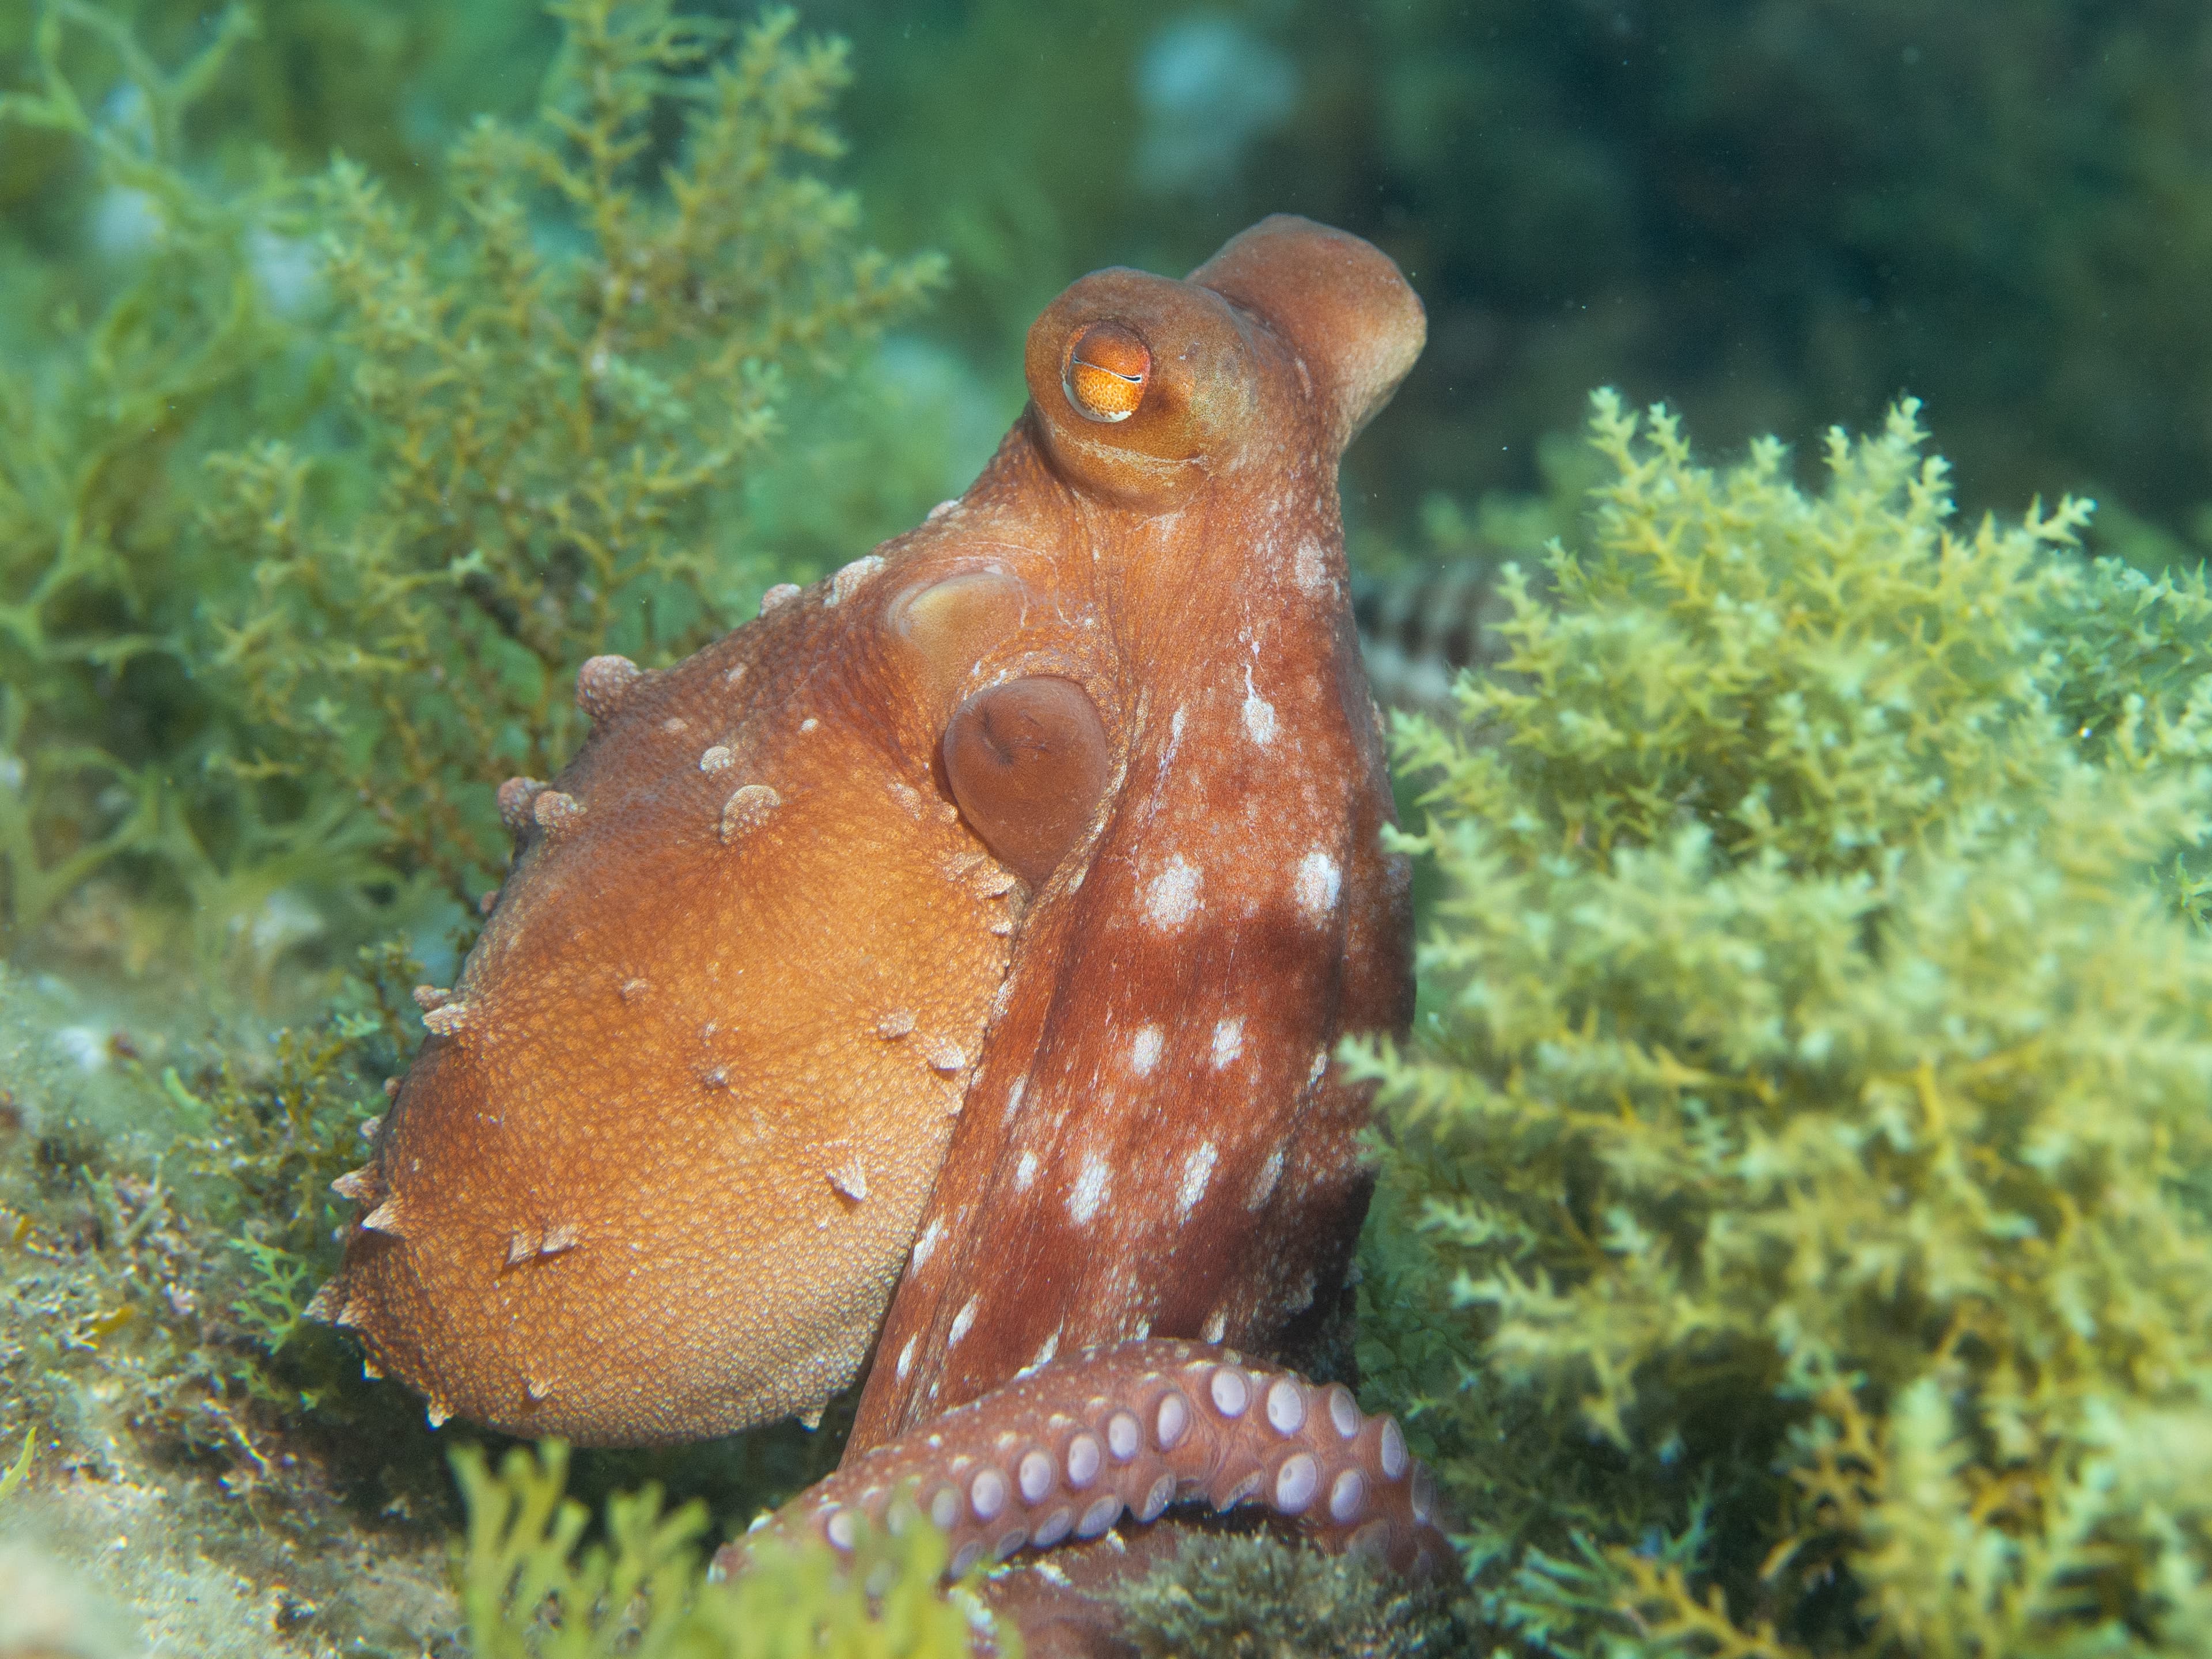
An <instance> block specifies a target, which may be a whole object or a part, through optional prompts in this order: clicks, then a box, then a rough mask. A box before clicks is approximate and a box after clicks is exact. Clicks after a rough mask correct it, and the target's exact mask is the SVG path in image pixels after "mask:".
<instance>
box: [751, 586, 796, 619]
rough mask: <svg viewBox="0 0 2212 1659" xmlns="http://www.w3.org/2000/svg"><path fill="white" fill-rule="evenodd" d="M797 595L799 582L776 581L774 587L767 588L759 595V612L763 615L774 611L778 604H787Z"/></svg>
mask: <svg viewBox="0 0 2212 1659" xmlns="http://www.w3.org/2000/svg"><path fill="white" fill-rule="evenodd" d="M798 597H799V584H798V583H797V582H778V583H777V584H776V585H775V586H774V587H771V588H769V590H768V592H765V593H763V594H762V595H761V608H760V613H761V615H762V616H763V617H765V616H766V615H768V613H769V611H774V610H775V609H776V608H777V607H778V606H779V605H788V604H790V603H791V601H792V600H793V599H797V598H798Z"/></svg>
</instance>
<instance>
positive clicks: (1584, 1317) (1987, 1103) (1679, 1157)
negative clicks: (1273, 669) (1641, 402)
mask: <svg viewBox="0 0 2212 1659" xmlns="http://www.w3.org/2000/svg"><path fill="white" fill-rule="evenodd" d="M1914 415H1915V410H1914V407H1913V405H1911V404H1905V405H1903V406H1901V407H1900V408H1899V409H1898V410H1896V411H1895V412H1894V413H1893V415H1892V416H1891V419H1890V422H1889V425H1888V427H1887V429H1886V430H1885V431H1884V432H1883V433H1882V434H1881V435H1879V436H1877V437H1874V438H1871V439H1867V440H1864V441H1858V442H1850V441H1846V440H1845V439H1844V437H1843V436H1842V435H1835V436H1832V438H1831V440H1830V441H1829V446H1828V453H1827V458H1826V459H1827V466H1828V472H1829V477H1828V482H1827V484H1826V489H1824V490H1823V491H1822V492H1821V493H1820V495H1805V494H1802V493H1801V492H1800V491H1799V490H1798V489H1796V488H1795V487H1794V486H1793V485H1792V483H1790V479H1789V477H1788V475H1787V472H1786V471H1785V465H1784V451H1783V450H1782V448H1781V447H1780V446H1778V445H1777V444H1774V443H1771V442H1767V443H1762V444H1759V445H1756V446H1754V447H1753V450H1752V452H1751V454H1750V457H1749V459H1747V461H1746V462H1744V463H1742V464H1741V465H1736V466H1734V467H1730V468H1727V469H1724V470H1721V471H1712V470H1708V469H1706V468H1704V467H1701V466H1699V465H1695V464H1693V462H1692V459H1691V457H1690V455H1689V453H1688V451H1687V447H1686V444H1685V442H1684V441H1683V439H1682V437H1681V435H1680V432H1679V431H1678V429H1677V428H1676V425H1675V422H1674V421H1673V419H1672V418H1671V417H1669V416H1667V415H1666V414H1665V413H1664V412H1663V411H1655V413H1654V414H1653V416H1651V418H1650V421H1649V422H1639V421H1638V419H1637V417H1635V416H1633V415H1632V414H1629V413H1627V412H1626V411H1624V410H1623V409H1622V407H1621V406H1620V403H1619V402H1618V400H1617V399H1615V398H1612V397H1611V396H1608V395H1601V396H1600V397H1599V398H1598V399H1597V401H1596V408H1595V417H1594V420H1593V422H1592V435H1593V441H1594V443H1595V447H1596V449H1597V450H1598V451H1599V452H1600V453H1601V455H1602V456H1603V458H1604V459H1605V461H1606V462H1607V471H1608V474H1609V476H1608V477H1607V479H1606V481H1605V482H1604V483H1602V484H1601V486H1600V488H1599V489H1597V491H1596V492H1595V507H1596V512H1595V520H1594V525H1593V526H1592V527H1591V530H1590V532H1589V534H1588V535H1587V537H1584V538H1577V540H1576V542H1575V543H1574V544H1571V545H1563V544H1559V543H1557V542H1555V543H1554V544H1552V546H1551V547H1550V548H1549V549H1548V550H1547V551H1546V553H1545V554H1544V556H1543V562H1544V566H1545V568H1546V570H1547V574H1548V577H1549V581H1550V583H1551V585H1552V590H1553V592H1552V597H1551V599H1549V600H1548V601H1547V602H1544V603H1539V602H1538V601H1537V600H1535V599H1533V598H1532V597H1531V596H1530V592H1529V588H1528V584H1527V583H1526V582H1524V581H1522V580H1520V579H1519V578H1518V576H1517V574H1516V576H1515V577H1513V578H1511V579H1510V580H1509V591H1508V600H1509V606H1510V620H1509V621H1508V622H1507V623H1506V624H1505V625H1504V633H1505V635H1506V638H1507V641H1508V645H1507V649H1506V653H1505V660H1504V663H1503V664H1502V665H1501V666H1500V667H1499V669H1498V671H1495V672H1492V673H1490V674H1487V675H1486V676H1483V677H1480V678H1469V679H1468V680H1467V681H1465V682H1463V684H1462V688H1461V690H1460V692H1459V703H1460V710H1461V714H1462V724H1461V726H1460V728H1459V729H1458V730H1457V731H1455V732H1445V731H1443V730H1439V729H1437V727H1436V726H1433V725H1431V724H1429V723H1427V722H1425V721H1423V720H1419V719H1413V718H1408V717H1401V718H1400V720H1399V723H1398V727H1397V734H1396V735H1397V744H1398V750H1399V756H1400V758H1401V763H1403V764H1405V765H1406V766H1407V767H1409V768H1411V769H1414V771H1415V773H1416V775H1419V776H1421V777H1424V778H1425V779H1426V780H1427V781H1428V782H1429V785H1430V787H1429V790H1428V793H1427V795H1426V797H1425V801H1426V806H1427V811H1428V814H1429V817H1428V822H1427V824H1426V827H1425V829H1424V830H1423V831H1422V833H1421V834H1420V835H1419V836H1416V837H1413V838H1411V842H1410V844H1412V845H1413V846H1414V847H1415V848H1418V849H1419V851H1420V852H1422V853H1425V854H1427V855H1428V856H1429V857H1431V858H1432V859H1434V860H1436V862H1437V866H1438V867H1439V869H1440V871H1441V872H1442V875H1443V879H1444V885H1445V896H1444V897H1443V900H1442V902H1441V904H1440V906H1439V909H1438V913H1437V917H1436V920H1435V921H1434V923H1433V925H1432V927H1431V930H1430V932H1429V934H1428V937H1427V939H1426V941H1425V944H1424V945H1423V946H1422V947H1421V951H1420V971H1421V975H1422V982H1423V994H1424V998H1425V1009H1426V1012H1425V1015H1424V1018H1423V1019H1422V1021H1421V1024H1420V1030H1419V1037H1418V1041H1417V1042H1416V1044H1415V1046H1414V1047H1413V1048H1411V1049H1410V1050H1408V1051H1407V1052H1403V1053H1399V1052H1393V1051H1391V1050H1389V1049H1387V1048H1375V1049H1370V1050H1368V1051H1364V1052H1355V1053H1354V1054H1352V1056H1351V1057H1352V1060H1353V1061H1354V1062H1355V1063H1356V1064H1358V1066H1361V1067H1362V1068H1364V1070H1366V1071H1367V1072H1368V1073H1370V1074H1371V1075H1373V1076H1375V1077H1376V1078H1377V1079H1380V1081H1381V1083H1382V1085H1383V1093H1382V1101H1383V1115H1384V1118H1385V1121H1387V1123H1388V1125H1389V1131H1390V1133H1391V1134H1392V1135H1393V1137H1394V1138H1395V1140H1396V1142H1397V1145H1398V1151H1397V1152H1396V1154H1395V1156H1393V1157H1391V1158H1389V1160H1388V1162H1387V1164H1386V1176H1385V1182H1386V1186H1387V1187H1388V1188H1389V1191H1388V1196H1387V1201H1386V1202H1385V1204H1384V1205H1383V1216H1384V1218H1385V1222H1386V1225H1384V1226H1383V1228H1382V1229H1381V1230H1379V1231H1378V1233H1377V1235H1376V1240H1375V1249H1374V1250H1373V1252H1372V1255H1373V1257H1374V1270H1375V1272H1376V1274H1377V1276H1378V1279H1377V1283H1376V1285H1370V1295H1369V1297H1368V1302H1369V1306H1370V1315H1371V1323H1370V1349H1371V1351H1372V1352H1373V1355H1374V1358H1376V1361H1377V1362H1378V1363H1377V1364H1376V1367H1375V1368H1374V1369H1375V1371H1376V1375H1377V1376H1378V1377H1379V1378H1380V1379H1381V1380H1382V1381H1383V1383H1385V1384H1386V1385H1388V1386H1395V1387H1398V1388H1401V1389H1407V1390H1412V1391H1424V1392H1425V1394H1426V1395H1427V1397H1428V1399H1429V1402H1430V1404H1429V1409H1428V1410H1427V1412H1426V1414H1425V1418H1424V1419H1423V1422H1422V1426H1423V1427H1424V1428H1425V1431H1427V1433H1428V1434H1429V1435H1430V1436H1431V1437H1432V1438H1433V1441H1434V1443H1435V1444H1436V1445H1437V1448H1438V1449H1440V1450H1441V1451H1442V1452H1443V1454H1444V1455H1445V1456H1446V1457H1447V1458H1448V1459H1449V1461H1450V1462H1451V1463H1452V1465H1453V1468H1454V1469H1455V1479H1456V1482H1457V1486H1458V1497H1459V1500H1460V1504H1461V1511H1462V1514H1464V1515H1465V1516H1468V1517H1469V1521H1470V1525H1471V1527H1472V1528H1473V1534H1474V1535H1473V1542H1474V1559H1473V1571H1474V1575H1475V1576H1474V1583H1475V1584H1476V1587H1477V1589H1478V1591H1479V1593H1480V1602H1481V1607H1482V1611H1483V1612H1484V1613H1485V1614H1486V1617H1487V1618H1488V1619H1489V1620H1492V1622H1493V1623H1495V1624H1496V1625H1497V1626H1500V1627H1502V1628H1503V1629H1504V1630H1506V1631H1510V1632H1513V1633H1514V1634H1516V1636H1517V1637H1519V1638H1522V1639H1523V1640H1526V1641H1528V1642H1530V1643H1532V1644H1535V1645H1536V1646H1537V1647H1539V1648H1541V1649H1545V1650H1553V1651H1559V1652H1573V1653H1596V1652H1622V1651H1642V1652H1650V1653H1699V1654H1726V1655H1731V1656H1735V1655H1743V1656H1749V1655H1753V1654H1764V1655H1782V1654H1800V1653H1928V1654H1937V1653H1942V1654H1964V1653H1978V1654H1999V1653H2002V1654H2035V1653H2042V1654H2057V1653H2080V1652H2087V1651H2090V1650H2096V1651H2100V1652H2118V1651H2142V1652H2180V1651H2185V1650H2191V1651H2193V1650H2195V1646H2196V1644H2197V1642H2199V1641H2200V1640H2201V1638H2202V1633H2203V1631H2205V1630H2206V1629H2208V1628H2212V1584H2208V1583H2207V1566H2208V1561H2212V1553H2208V1551H2212V1539H2209V1538H2208V1532H2207V1528H2208V1527H2212V1225H2208V1220H2207V1213H2206V1211H2205V1208H2204V1205H2203V1196H2204V1194H2205V1192H2206V1190H2207V1188H2206V1175H2207V1171H2208V1170H2212V1115H2208V1113H2207V1111H2206V1101H2207V1098H2208V1088H2212V943H2208V940H2207V939H2206V938H2205V936H2204V934H2203V930H2202V921H2203V907H2204V897H2205V888H2204V884H2203V879H2202V878H2201V877H2200V876H2199V875H2198V874H2197V870H2198V867H2199V866H2197V864H2196V863H2194V862H2192V859H2193V858H2194V855H2195V849H2197V848H2199V847H2200V846H2201V845H2202V843H2203V840H2204V838H2205V836H2206V835H2207V832H2208V829H2212V821H2208V817H2207V811H2206V809H2207V806H2208V805H2212V796H2208V787H2207V785H2208V779H2207V775H2206V772H2205V769H2204V758H2205V755H2206V752H2207V746H2208V742H2212V678H2208V677H2207V671H2208V669H2212V649H2208V644H2207V641H2208V635H2212V601H2208V597H2207V592H2206V588H2205V586H2204V584H2203V580H2201V578H2191V580H2187V581H2184V582H2167V581H2153V580H2148V579H2147V578H2145V577H2143V576H2142V575H2141V574H2138V573H2136V572H2134V571H2131V570H2129V569H2127V568H2124V567H2121V566H2118V565H2115V564H2112V563H2111V562H2094V563H2093V562H2088V561H2087V560H2085V559H2083V558H2082V557H2081V556H2080V555H2079V554H2078V552H2077V551H2076V550H2075V548H2074V545H2073V544H2074V541H2075V535H2076V532H2077V531H2078V530H2079V528H2080V526H2081V525H2082V523H2083V521H2084V520H2085V519H2086V516H2087V510H2088V509H2087V506H2086V505H2084V504H2081V503H2078V502H2075V501H2064V502H2062V503H2060V505H2059V506H2058V507H2057V508H2056V509H2055V510H2053V511H2051V512H2050V513H2042V512H2040V511H2034V512H2031V513H2029V515H2028V517H2027V520H2026V521H2025V522H2024V523H2022V524H2021V525H2018V526H2014V527H2011V528H2000V527H1999V526H1996V525H1995V524H1993V523H1988V522H1984V524H1983V525H1981V526H1979V527H1978V528H1977V529H1975V530H1973V531H1972V532H1971V533H1968V532H1961V531H1960V530H1958V529H1956V528H1954V526H1952V525H1951V524H1950V523H1949V522H1948V517H1947V515H1948V499H1947V487H1946V477H1945V471H1944V468H1943V465H1942V462H1941V461H1940V460H1937V459H1932V458H1929V457H1926V456H1925V455H1923V450H1922V446H1923V435H1922V434H1921V432H1920V430H1919V428H1918V426H1917V422H1916V421H1915V418H1914ZM1391 1220H1395V1221H1397V1222H1398V1223H1400V1224H1401V1227H1400V1228H1399V1229H1397V1230H1395V1231H1394V1230H1393V1229H1391V1228H1390V1227H1389V1225H1387V1223H1388V1222H1389V1221H1391ZM1394 1304H1396V1307H1397V1309H1398V1310H1397V1311H1394Z"/></svg>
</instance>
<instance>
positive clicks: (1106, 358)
mask: <svg viewBox="0 0 2212 1659" xmlns="http://www.w3.org/2000/svg"><path fill="white" fill-rule="evenodd" d="M1151 377H1152V352H1151V351H1150V350H1149V349H1146V345H1145V343H1144V342H1143V341H1142V340H1140V339H1139V338H1138V337H1137V336H1136V331H1134V330H1133V329H1130V328H1127V327H1125V326H1124V325H1121V324H1120V323H1091V324H1088V325H1085V326H1084V327H1083V328H1081V329H1079V330H1077V331H1076V335H1075V337H1074V338H1073V340H1071V341H1070V342H1068V347H1067V363H1066V367H1065V368H1062V369H1061V370H1060V386H1061V387H1062V388H1063V389H1064V390H1065V391H1066V393H1067V401H1068V402H1070V403H1071V404H1074V405H1075V412H1076V413H1077V414H1079V415H1080V416H1083V417H1084V418H1085V420H1090V421H1107V422H1112V421H1126V420H1127V419H1128V418H1129V416H1132V415H1133V414H1135V413H1136V412H1137V405H1138V404H1139V403H1141V402H1142V401H1144V396H1145V385H1146V381H1147V380H1150V379H1151Z"/></svg>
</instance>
